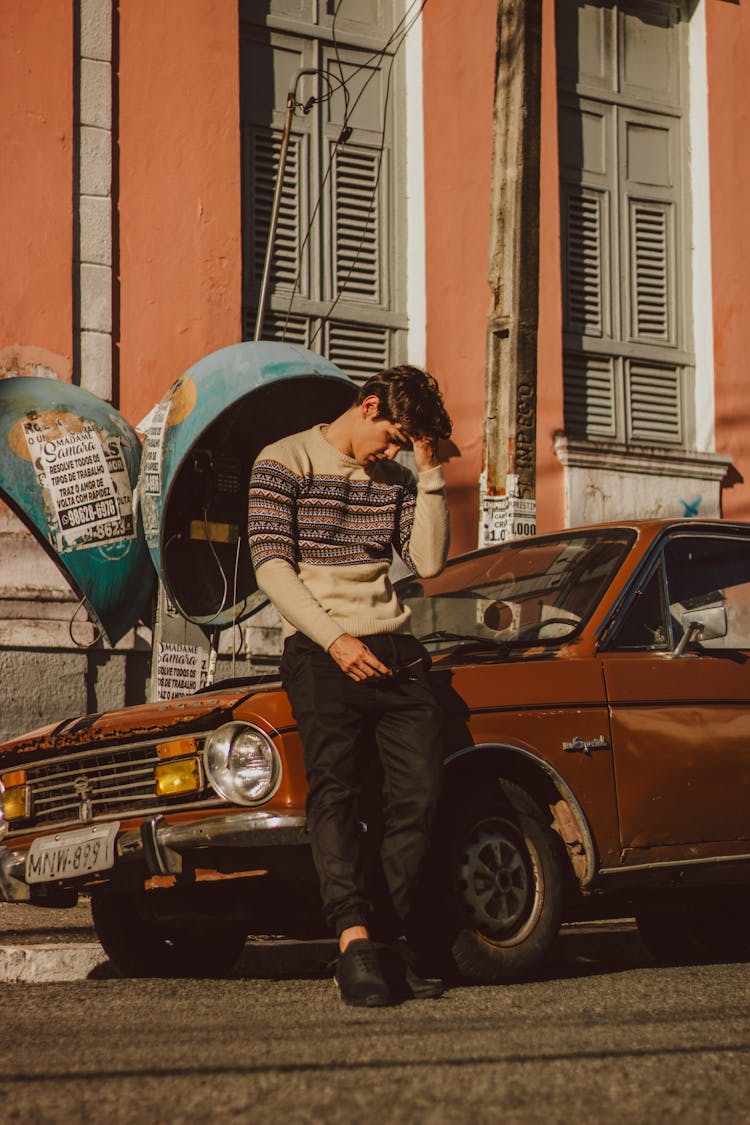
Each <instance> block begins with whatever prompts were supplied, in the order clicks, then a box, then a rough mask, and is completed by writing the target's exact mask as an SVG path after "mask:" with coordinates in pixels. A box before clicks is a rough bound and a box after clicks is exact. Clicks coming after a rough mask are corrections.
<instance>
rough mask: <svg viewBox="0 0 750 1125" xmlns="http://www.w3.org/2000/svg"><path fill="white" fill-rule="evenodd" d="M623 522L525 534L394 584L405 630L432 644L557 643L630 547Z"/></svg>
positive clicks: (579, 620)
mask: <svg viewBox="0 0 750 1125" xmlns="http://www.w3.org/2000/svg"><path fill="white" fill-rule="evenodd" d="M634 537H635V533H634V532H633V531H632V530H631V529H629V528H604V529H597V530H596V531H590V532H589V531H582V532H573V533H569V534H560V535H555V536H544V537H540V538H538V539H524V540H518V541H517V542H513V543H508V544H507V545H505V546H503V547H498V548H496V549H493V550H484V551H477V552H475V553H474V554H471V555H467V556H464V557H462V558H460V559H457V560H455V561H454V562H451V563H449V564H448V566H447V567H446V568H445V570H444V571H443V573H442V574H440V575H439V576H438V577H437V578H428V579H422V578H414V577H412V578H404V579H402V580H401V582H399V583H398V584H397V590H398V594H399V597H400V599H401V601H402V602H404V603H405V604H406V605H408V606H409V607H410V609H411V612H412V629H413V632H414V633H415V635H416V636H418V637H420V639H421V640H422V641H423V642H424V643H425V644H426V645H428V647H430V648H432V649H437V650H440V649H444V648H445V647H446V646H448V647H455V645H456V642H461V641H467V642H474V643H476V642H483V643H486V644H487V645H489V646H490V647H494V645H495V644H497V645H499V646H505V645H522V644H536V643H539V642H542V643H543V642H559V641H561V640H563V639H566V638H568V637H570V636H572V635H573V634H574V633H575V632H576V631H577V630H578V629H579V628H580V627H581V626H582V625H583V624H584V623H585V622H586V621H587V620H588V618H589V617H590V616H591V614H592V613H593V611H594V609H595V607H596V605H597V603H598V601H599V599H600V598H601V597H602V595H603V593H604V591H605V590H606V588H607V586H608V585H609V583H610V582H611V580H612V578H613V577H614V575H615V573H616V571H617V570H618V568H619V566H620V564H621V562H622V560H623V558H624V557H625V555H626V553H627V551H628V549H629V548H630V546H631V544H632V542H633V540H634Z"/></svg>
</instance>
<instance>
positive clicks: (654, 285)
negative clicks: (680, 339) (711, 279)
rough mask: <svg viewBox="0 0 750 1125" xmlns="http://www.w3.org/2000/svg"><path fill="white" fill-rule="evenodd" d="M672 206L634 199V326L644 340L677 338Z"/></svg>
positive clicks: (635, 337) (631, 261)
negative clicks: (673, 275) (674, 319)
mask: <svg viewBox="0 0 750 1125" xmlns="http://www.w3.org/2000/svg"><path fill="white" fill-rule="evenodd" d="M671 210H672V208H671V205H670V204H665V203H652V202H649V201H646V200H632V199H631V200H630V263H631V266H630V268H631V284H632V306H631V307H632V319H633V323H632V329H631V330H632V334H633V338H634V339H636V340H642V341H644V342H648V341H654V342H658V343H662V344H670V343H672V342H673V331H672V319H673V318H672V315H671V293H670V289H671V285H672V274H673V270H672V269H670V264H671V254H670V242H671V239H670V218H671Z"/></svg>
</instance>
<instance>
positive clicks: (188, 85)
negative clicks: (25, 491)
mask: <svg viewBox="0 0 750 1125" xmlns="http://www.w3.org/2000/svg"><path fill="white" fill-rule="evenodd" d="M0 13H1V14H2V21H3V28H4V33H3V36H2V37H1V38H0V57H2V63H3V75H4V78H5V90H6V96H5V97H4V99H3V104H2V106H1V107H0V139H1V141H2V150H3V153H4V154H5V159H4V161H3V165H2V169H0V177H2V190H1V191H0V229H1V230H2V240H3V246H4V248H5V268H4V270H3V272H2V276H1V277H0V288H1V290H2V292H1V293H0V377H8V376H13V375H19V374H25V375H34V376H36V377H39V378H47V379H59V380H63V381H72V382H74V383H78V384H80V385H81V386H83V387H85V388H87V389H88V390H90V391H92V392H93V393H95V394H96V395H98V396H100V397H102V398H104V399H107V400H109V401H111V402H112V403H113V404H114V405H115V406H116V407H117V409H118V410H120V411H121V412H122V414H123V415H124V416H125V417H126V418H127V419H128V420H129V421H130V422H131V423H132V424H134V425H135V424H137V423H138V422H139V421H140V420H141V419H143V417H144V416H145V415H146V414H147V413H148V411H149V410H150V409H151V408H152V407H153V405H154V404H155V403H156V402H157V401H158V400H159V399H160V397H161V396H162V394H163V393H164V392H165V390H166V389H167V387H169V386H170V384H171V383H172V382H173V381H174V380H175V379H176V378H177V377H179V376H180V375H181V374H182V373H183V372H184V371H185V370H186V369H187V368H188V367H190V366H191V365H192V364H194V363H195V362H197V361H198V360H199V359H201V358H202V357H203V356H205V355H207V354H208V353H210V352H212V351H214V350H216V349H218V348H220V347H223V346H225V345H227V344H233V343H236V342H239V341H241V340H243V339H245V340H247V339H252V338H253V337H254V335H255V333H256V329H257V326H258V306H259V299H260V294H261V289H262V282H263V276H264V264H265V252H266V243H267V235H268V229H269V221H270V217H271V213H272V206H273V197H274V188H275V184H276V174H277V170H278V165H279V160H280V157H281V152H282V143H283V135H284V123H285V120H286V116H287V113H288V111H289V105H290V98H291V101H292V103H293V106H292V109H293V112H292V116H291V134H290V140H289V147H288V152H287V156H286V166H285V172H284V177H283V181H282V192H281V198H280V207H279V220H278V227H277V230H276V237H275V243H274V253H273V256H272V260H271V263H270V275H269V284H268V303H267V307H266V308H265V314H264V316H263V326H262V335H263V338H267V339H277V340H282V339H283V340H287V341H289V342H293V343H301V344H304V345H305V346H307V347H310V348H312V349H313V350H316V351H319V352H321V353H322V354H324V355H325V356H327V357H328V358H330V359H332V360H333V361H334V362H335V363H336V364H338V365H339V366H340V367H341V368H342V369H343V370H344V371H345V372H347V374H349V375H351V376H352V377H353V378H355V379H361V378H364V377H366V376H367V375H368V374H369V373H371V372H373V371H375V370H378V369H380V368H381V367H384V366H387V365H389V364H392V363H395V362H401V361H405V360H409V361H411V362H414V363H419V364H426V365H427V366H428V367H429V368H430V369H431V370H433V371H434V372H435V374H436V375H437V376H438V378H439V379H440V381H441V385H442V386H443V388H444V390H445V394H446V398H447V401H448V404H449V407H450V409H451V412H452V414H453V416H454V420H455V434H454V443H455V450H454V451H453V454H452V456H451V458H450V460H449V461H448V463H447V464H446V468H445V471H446V476H447V479H448V484H449V489H450V503H451V510H452V524H453V551H454V552H459V551H462V550H467V549H471V548H473V547H474V546H476V545H477V544H478V543H485V542H493V541H498V540H502V539H503V538H504V537H507V536H509V535H514V534H519V533H522V532H523V531H533V530H534V529H536V530H538V531H545V530H552V529H554V528H556V527H560V526H565V525H568V526H570V525H576V524H581V523H589V522H593V521H598V520H603V519H612V520H616V519H618V518H627V517H636V516H637V517H651V516H670V515H678V516H681V515H689V516H690V515H706V516H707V515H721V516H724V517H726V518H730V519H748V518H750V486H749V485H748V484H747V483H746V481H745V475H746V472H747V470H746V467H745V462H746V459H747V450H748V438H747V426H746V420H745V414H746V409H747V407H746V403H747V401H748V396H747V391H746V387H745V384H746V376H745V375H744V373H743V372H744V361H745V357H746V355H747V354H748V353H749V352H750V347H749V345H750V339H748V337H750V326H749V325H748V324H747V323H746V321H745V319H744V318H743V316H742V312H741V310H742V301H741V294H742V293H743V292H744V288H745V283H746V280H747V277H748V274H749V273H750V252H749V251H750V246H748V245H746V244H747V243H750V221H749V220H748V219H747V217H746V209H745V208H744V206H743V204H744V200H745V197H746V195H747V192H748V189H749V188H750V156H748V154H747V151H746V148H745V146H743V143H742V141H743V139H744V136H745V131H744V126H745V121H744V117H745V116H746V114H747V112H748V111H747V110H746V108H745V99H744V97H743V86H742V83H743V79H744V75H745V74H746V72H747V69H748V65H750V16H749V15H748V13H747V9H746V7H745V6H744V5H742V4H736V3H733V2H731V0H684V2H682V0H596V2H594V0H557V3H555V2H554V0H471V2H470V3H465V4H455V3H451V2H450V0H427V2H426V3H421V2H419V0H415V2H410V0H336V2H335V3H334V2H331V0H326V2H324V0H180V2H179V3H178V2H177V0H168V2H166V3H163V4H159V5H153V4H149V3H147V2H146V0H120V2H119V3H117V2H115V0H24V2H23V3H21V2H20V0H0ZM0 561H1V562H2V570H1V572H0V573H1V574H2V578H1V579H0V668H2V672H3V683H4V685H5V706H4V709H3V718H2V720H1V721H0V725H2V728H3V733H5V734H11V733H15V732H17V731H19V730H21V729H26V728H29V727H30V726H33V725H35V724H37V723H42V722H48V721H52V720H54V719H56V718H62V717H64V716H66V715H70V714H75V713H80V712H83V711H92V710H101V709H103V708H105V707H111V706H115V705H119V704H121V703H127V702H137V701H139V700H140V699H142V698H144V696H145V693H146V692H147V681H148V676H149V667H150V664H149V646H150V631H149V628H148V624H147V623H146V624H144V626H143V627H142V628H140V629H138V630H135V631H133V633H132V634H130V635H128V636H127V637H126V638H125V639H124V640H123V641H121V642H120V643H119V644H118V645H117V646H116V648H115V649H109V648H107V647H106V646H104V645H102V644H101V642H98V641H96V636H95V632H94V630H93V629H92V627H91V625H90V624H89V623H88V622H87V620H86V619H85V614H83V615H82V613H81V612H80V611H77V599H76V598H75V596H74V595H73V594H72V593H71V592H70V590H69V588H68V586H67V584H66V582H65V580H64V579H63V578H62V576H61V575H60V574H59V572H58V571H57V569H56V567H55V566H54V564H53V562H52V561H51V560H50V559H49V558H48V556H47V555H46V554H45V552H44V551H43V549H42V548H41V547H40V546H39V544H37V543H36V542H35V540H34V539H33V538H32V537H31V536H30V534H29V533H28V532H26V531H25V530H24V529H23V527H22V525H21V523H20V522H19V520H18V519H17V518H16V517H15V516H14V515H13V514H12V513H11V512H10V511H9V510H8V509H7V508H0ZM231 643H232V646H233V647H234V646H235V643H236V641H235V640H233V641H232V642H231ZM274 644H275V632H274V622H273V619H272V618H265V619H264V618H261V619H260V620H254V621H253V622H252V623H251V624H249V625H248V626H247V627H246V628H244V630H243V652H242V654H241V656H240V660H241V662H242V664H243V666H245V667H246V666H247V665H248V662H249V661H251V659H252V655H255V657H256V658H257V657H258V656H259V655H263V654H264V653H265V655H266V657H267V658H268V659H271V658H272V655H273V651H274ZM87 646H90V647H87Z"/></svg>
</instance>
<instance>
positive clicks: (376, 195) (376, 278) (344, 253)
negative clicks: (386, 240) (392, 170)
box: [331, 145, 383, 304]
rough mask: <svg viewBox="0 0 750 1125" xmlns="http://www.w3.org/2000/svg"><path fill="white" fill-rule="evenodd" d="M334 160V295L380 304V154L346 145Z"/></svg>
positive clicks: (332, 208)
mask: <svg viewBox="0 0 750 1125" xmlns="http://www.w3.org/2000/svg"><path fill="white" fill-rule="evenodd" d="M333 161H334V165H333V177H332V192H333V199H332V206H331V220H332V223H333V248H334V262H333V283H334V286H335V294H334V296H337V295H338V294H339V293H344V294H345V296H346V297H347V298H348V299H349V300H356V301H368V302H374V303H376V304H381V303H382V300H381V276H382V270H381V261H380V257H381V256H380V240H381V227H382V225H383V224H382V214H381V211H382V209H381V206H380V190H379V185H378V164H379V160H378V154H377V153H376V152H371V151H368V150H367V149H353V148H350V147H349V146H348V145H347V146H344V147H341V148H339V149H338V151H337V152H336V155H335V156H334V157H333Z"/></svg>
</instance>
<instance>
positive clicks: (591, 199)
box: [564, 189, 606, 336]
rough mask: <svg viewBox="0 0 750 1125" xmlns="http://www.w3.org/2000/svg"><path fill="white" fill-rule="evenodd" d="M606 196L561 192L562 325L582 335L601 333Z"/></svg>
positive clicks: (570, 191) (602, 330) (597, 193)
mask: <svg viewBox="0 0 750 1125" xmlns="http://www.w3.org/2000/svg"><path fill="white" fill-rule="evenodd" d="M605 214H606V197H605V196H604V195H603V193H601V192H594V191H575V190H573V189H569V190H568V191H567V192H566V194H565V237H564V250H565V297H566V302H565V303H566V317H565V327H566V329H567V330H568V331H569V332H580V333H581V335H585V336H601V335H603V333H604V285H605V279H604V274H603V262H604V244H605V240H606V219H605Z"/></svg>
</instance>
